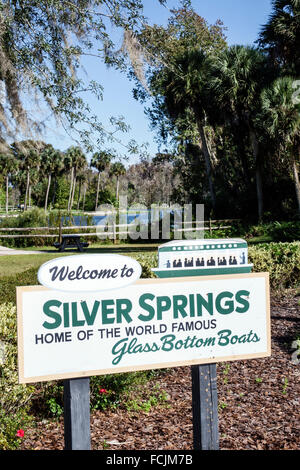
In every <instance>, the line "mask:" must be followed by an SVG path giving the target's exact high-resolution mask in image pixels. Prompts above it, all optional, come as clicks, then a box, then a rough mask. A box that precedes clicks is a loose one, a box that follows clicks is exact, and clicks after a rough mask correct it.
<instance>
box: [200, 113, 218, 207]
mask: <svg viewBox="0 0 300 470" xmlns="http://www.w3.org/2000/svg"><path fill="white" fill-rule="evenodd" d="M198 130H199V134H200V139H201V146H200V147H201V150H202V152H203V155H204V160H205V168H206V176H207V180H208V185H209V192H210V199H211V204H212V207H213V210H214V211H215V209H216V193H215V188H214V182H213V170H212V164H211V156H210V153H209V149H208V145H207V140H206V135H205V131H204V127H203V125H202V123H201V122H199V121H198Z"/></svg>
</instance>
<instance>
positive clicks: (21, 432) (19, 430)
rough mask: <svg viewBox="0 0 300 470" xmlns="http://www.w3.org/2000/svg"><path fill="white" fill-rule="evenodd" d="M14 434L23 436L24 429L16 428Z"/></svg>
mask: <svg viewBox="0 0 300 470" xmlns="http://www.w3.org/2000/svg"><path fill="white" fill-rule="evenodd" d="M16 436H17V437H24V431H23V429H18V430H17V432H16Z"/></svg>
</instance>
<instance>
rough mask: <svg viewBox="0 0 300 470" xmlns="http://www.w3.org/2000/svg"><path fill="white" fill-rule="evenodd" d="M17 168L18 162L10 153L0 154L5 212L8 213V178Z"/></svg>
mask: <svg viewBox="0 0 300 470" xmlns="http://www.w3.org/2000/svg"><path fill="white" fill-rule="evenodd" d="M17 168H18V162H17V160H16V159H15V157H14V156H13V155H12V154H11V153H5V154H4V153H1V154H0V171H1V173H3V175H5V181H6V191H5V193H6V196H5V211H6V213H8V187H9V176H10V175H11V174H13V173H14V172H15V171H16V170H17Z"/></svg>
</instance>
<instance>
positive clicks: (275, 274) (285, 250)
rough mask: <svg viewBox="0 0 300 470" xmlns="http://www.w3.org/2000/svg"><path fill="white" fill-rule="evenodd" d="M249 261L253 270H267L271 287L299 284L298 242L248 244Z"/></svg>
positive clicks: (278, 287) (299, 260)
mask: <svg viewBox="0 0 300 470" xmlns="http://www.w3.org/2000/svg"><path fill="white" fill-rule="evenodd" d="M248 254H249V262H250V263H253V272H269V273H270V285H271V288H273V289H286V288H292V287H298V286H299V285H300V243H299V242H294V243H265V244H260V245H256V246H250V247H249V250H248Z"/></svg>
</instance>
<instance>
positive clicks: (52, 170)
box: [41, 145, 62, 211]
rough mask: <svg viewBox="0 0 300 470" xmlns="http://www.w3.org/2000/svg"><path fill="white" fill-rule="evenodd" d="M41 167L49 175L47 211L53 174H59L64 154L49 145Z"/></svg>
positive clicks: (42, 156)
mask: <svg viewBox="0 0 300 470" xmlns="http://www.w3.org/2000/svg"><path fill="white" fill-rule="evenodd" d="M41 166H42V168H43V170H44V171H45V172H46V174H47V175H48V184H47V190H46V196H45V205H44V208H45V211H46V210H47V207H48V198H49V191H50V185H51V179H52V175H53V174H57V173H59V171H60V170H61V167H62V153H61V152H60V151H58V150H55V149H54V148H53V146H52V145H47V146H46V147H45V149H44V150H43V152H42V154H41Z"/></svg>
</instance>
